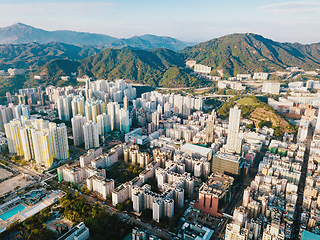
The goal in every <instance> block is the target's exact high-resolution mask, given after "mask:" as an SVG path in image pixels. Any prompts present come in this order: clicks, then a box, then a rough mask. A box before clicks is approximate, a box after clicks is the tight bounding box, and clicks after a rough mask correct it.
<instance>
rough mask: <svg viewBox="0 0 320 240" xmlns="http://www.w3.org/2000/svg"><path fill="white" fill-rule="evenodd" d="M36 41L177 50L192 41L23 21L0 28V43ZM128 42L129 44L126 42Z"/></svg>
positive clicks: (42, 42) (41, 42)
mask: <svg viewBox="0 0 320 240" xmlns="http://www.w3.org/2000/svg"><path fill="white" fill-rule="evenodd" d="M30 42H37V43H40V44H46V43H49V42H62V43H66V44H72V45H77V44H81V45H94V46H104V47H107V48H116V47H121V46H124V45H128V46H129V47H130V46H131V47H134V48H136V47H137V46H138V47H139V48H140V49H144V50H153V49H156V48H160V47H165V48H168V49H171V50H174V51H179V50H181V49H183V48H184V47H186V46H188V45H191V44H192V43H188V42H183V41H180V40H178V39H175V38H171V37H167V36H156V35H151V34H144V35H141V36H134V37H131V38H116V37H112V36H109V35H105V34H98V33H89V32H76V31H71V30H56V31H46V30H43V29H40V28H36V27H33V26H30V25H27V24H24V23H20V22H18V23H16V24H13V25H11V26H7V27H3V28H0V44H26V43H30ZM128 43H129V44H128Z"/></svg>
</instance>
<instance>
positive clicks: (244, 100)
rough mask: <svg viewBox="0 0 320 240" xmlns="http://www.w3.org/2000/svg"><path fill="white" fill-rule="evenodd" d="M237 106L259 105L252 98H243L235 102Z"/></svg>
mask: <svg viewBox="0 0 320 240" xmlns="http://www.w3.org/2000/svg"><path fill="white" fill-rule="evenodd" d="M237 103H238V104H241V105H251V106H257V105H259V103H256V102H255V101H254V100H253V98H250V97H245V98H241V99H239V100H238V101H237Z"/></svg>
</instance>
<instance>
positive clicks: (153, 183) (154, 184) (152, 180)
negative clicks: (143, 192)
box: [146, 178, 160, 193]
mask: <svg viewBox="0 0 320 240" xmlns="http://www.w3.org/2000/svg"><path fill="white" fill-rule="evenodd" d="M146 184H149V185H150V186H151V191H152V192H156V193H159V192H160V191H159V188H158V184H157V180H156V179H155V178H148V179H147V181H146Z"/></svg>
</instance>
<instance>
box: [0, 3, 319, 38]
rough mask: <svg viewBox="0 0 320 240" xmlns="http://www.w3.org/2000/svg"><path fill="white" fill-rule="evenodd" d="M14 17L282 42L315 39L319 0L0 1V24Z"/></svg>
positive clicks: (94, 28)
mask: <svg viewBox="0 0 320 240" xmlns="http://www.w3.org/2000/svg"><path fill="white" fill-rule="evenodd" d="M17 22H21V23H24V24H27V25H31V26H34V27H37V28H41V29H44V30H51V31H52V30H73V31H78V32H91V33H101V34H106V35H110V36H113V37H117V38H129V37H132V36H134V35H143V34H155V35H162V36H170V37H174V38H178V39H180V40H184V41H190V42H191V41H207V40H209V39H212V38H216V37H221V36H223V35H227V34H231V33H238V32H240V33H247V32H252V33H257V34H261V35H263V36H264V37H267V38H271V39H273V40H276V41H280V42H300V43H315V42H320V32H319V30H318V29H319V27H320V1H314V0H310V1H309V0H307V1H283V0H280V1H277V0H266V1H262V0H242V1H237V0H229V1H219V2H217V1H212V0H211V1H210V0H202V1H198V2H194V1H189V0H184V1H182V0H175V1H168V0H162V1H150V0H149V1H148V0H136V1H129V0H118V1H115V0H109V1H104V0H96V1H94V2H92V1H88V0H82V1H81V0H57V1H53V0H49V1H47V0H45V1H43V0H42V1H41V0H2V1H1V3H0V23H1V24H0V27H6V26H9V25H12V24H14V23H17Z"/></svg>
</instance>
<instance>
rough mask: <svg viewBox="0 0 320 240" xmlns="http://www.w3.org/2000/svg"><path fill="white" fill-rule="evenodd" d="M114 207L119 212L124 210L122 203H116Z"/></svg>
mask: <svg viewBox="0 0 320 240" xmlns="http://www.w3.org/2000/svg"><path fill="white" fill-rule="evenodd" d="M116 209H117V210H119V211H120V212H122V211H124V209H125V207H124V205H123V203H117V205H116Z"/></svg>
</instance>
